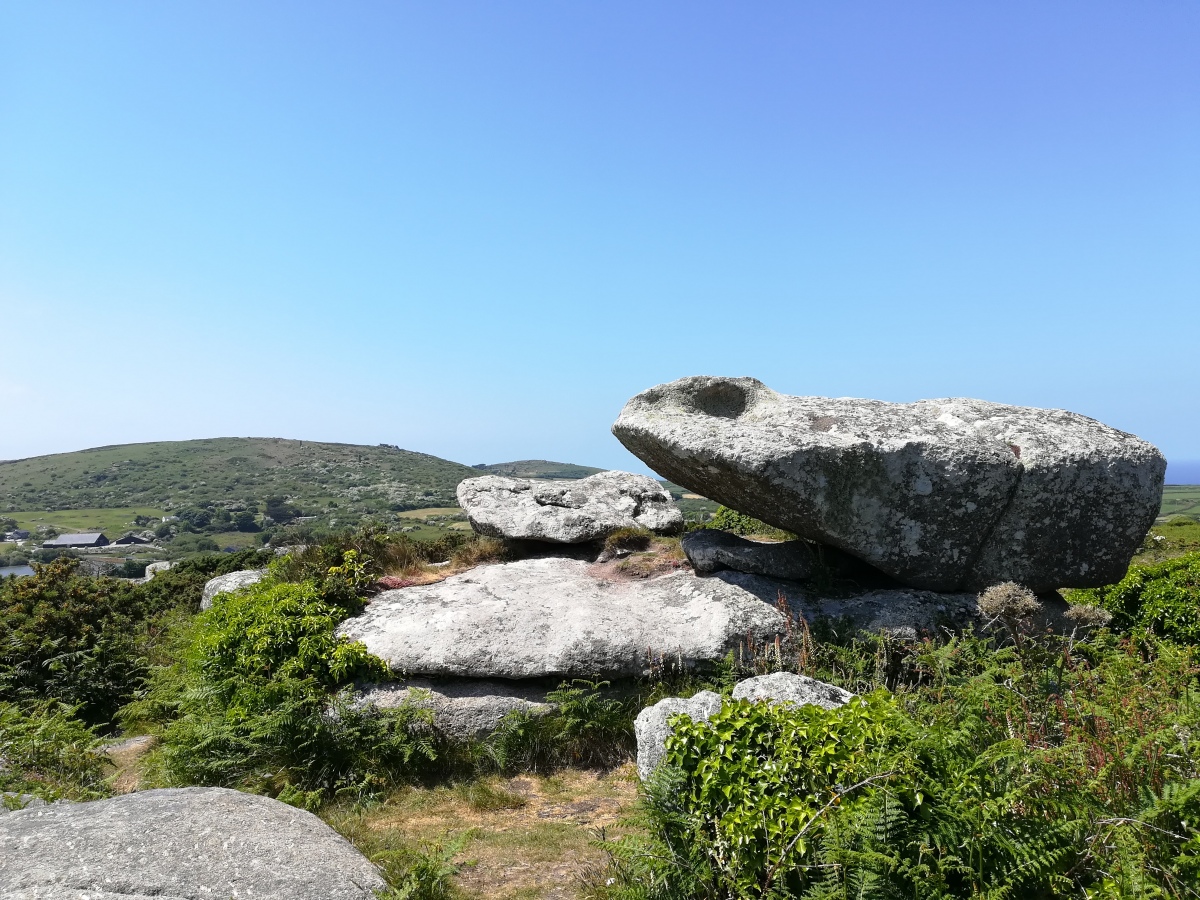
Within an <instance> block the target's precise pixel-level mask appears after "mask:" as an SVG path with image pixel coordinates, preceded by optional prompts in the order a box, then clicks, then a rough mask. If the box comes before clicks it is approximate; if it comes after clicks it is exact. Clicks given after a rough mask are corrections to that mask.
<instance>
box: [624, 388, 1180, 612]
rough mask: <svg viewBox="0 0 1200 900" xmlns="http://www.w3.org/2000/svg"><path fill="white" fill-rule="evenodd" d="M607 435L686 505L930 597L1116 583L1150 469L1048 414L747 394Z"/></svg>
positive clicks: (645, 405)
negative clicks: (751, 524) (839, 553)
mask: <svg viewBox="0 0 1200 900" xmlns="http://www.w3.org/2000/svg"><path fill="white" fill-rule="evenodd" d="M613 433H614V434H615V435H616V436H617V438H618V439H620V441H621V443H623V444H624V445H625V446H626V447H627V448H628V449H629V450H631V451H632V452H633V453H634V454H635V455H637V456H638V457H639V458H640V459H642V460H643V461H644V462H646V463H647V464H648V465H649V466H650V467H651V468H653V469H654V470H655V471H656V472H658V473H659V474H661V475H663V476H665V477H666V478H669V479H670V480H672V481H674V482H676V483H678V484H681V485H684V486H685V487H687V488H689V489H690V490H693V491H695V492H697V493H699V494H702V495H704V496H706V497H709V498H711V499H713V500H716V501H718V502H720V503H723V504H725V505H726V506H729V507H731V508H733V509H736V510H739V511H741V512H743V513H746V514H748V515H752V516H755V517H757V518H759V519H761V520H763V521H764V522H767V523H769V524H771V525H774V526H776V527H778V528H783V529H786V530H788V531H791V532H792V533H794V534H797V535H799V536H800V537H802V538H806V539H808V540H811V541H817V542H820V543H823V544H827V545H829V546H832V547H836V548H838V549H840V550H843V551H845V552H847V553H850V554H852V555H854V556H856V557H858V558H859V559H861V560H863V561H865V562H867V563H869V564H870V565H872V566H874V567H876V568H878V569H879V570H881V571H883V572H885V573H887V574H888V575H891V576H892V577H894V578H896V579H898V580H900V581H902V582H903V583H905V584H908V585H911V586H913V587H917V588H924V589H930V590H941V591H955V590H972V591H977V590H980V589H982V588H984V587H987V586H988V585H991V584H994V583H997V582H1001V581H1009V580H1012V581H1017V582H1020V583H1022V584H1024V585H1026V586H1027V587H1030V588H1032V589H1033V590H1034V591H1037V592H1039V593H1040V592H1043V591H1050V590H1053V589H1056V588H1059V587H1093V586H1097V585H1103V584H1107V583H1110V582H1113V581H1116V580H1118V579H1119V578H1120V577H1121V576H1122V575H1123V574H1124V572H1125V570H1126V568H1127V566H1128V564H1129V560H1130V559H1131V557H1132V555H1133V553H1134V552H1135V551H1136V549H1137V547H1138V546H1139V544H1140V543H1141V541H1142V539H1143V537H1144V536H1145V534H1146V532H1147V530H1148V529H1149V527H1150V525H1151V524H1152V523H1153V521H1154V518H1155V516H1156V515H1157V513H1158V508H1159V502H1160V498H1161V493H1162V483H1163V474H1164V472H1165V468H1166V462H1165V460H1164V459H1163V456H1162V454H1161V453H1159V451H1158V450H1157V449H1156V448H1155V447H1154V446H1152V445H1151V444H1148V443H1146V442H1145V441H1142V440H1140V439H1138V438H1136V437H1134V436H1133V435H1130V434H1126V433H1124V432H1121V431H1117V430H1116V429H1114V428H1110V427H1108V426H1106V425H1103V424H1101V423H1100V422H1097V421H1095V420H1093V419H1089V418H1086V417H1084V416H1081V415H1077V414H1075V413H1070V412H1066V411H1063V410H1044V409H1032V408H1028V407H1018V406H1005V405H1003V404H999V403H989V402H986V401H983V400H970V399H950V400H921V401H918V402H916V403H907V404H903V403H884V402H881V401H877V400H855V399H847V398H841V399H828V398H823V397H792V396H787V395H783V394H777V393H776V392H774V391H772V390H770V389H769V388H768V387H766V386H765V385H764V384H762V383H761V382H759V381H757V380H755V379H753V378H714V377H708V376H699V377H692V378H683V379H680V380H679V381H674V382H671V383H670V384H663V385H659V386H657V387H654V388H651V389H650V390H648V391H644V392H643V393H641V394H638V395H637V396H636V397H634V398H633V399H631V400H630V401H629V402H628V403H627V404H626V406H625V408H624V410H622V412H621V415H620V417H619V418H618V419H617V421H616V423H615V424H614V425H613Z"/></svg>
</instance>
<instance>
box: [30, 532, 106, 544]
mask: <svg viewBox="0 0 1200 900" xmlns="http://www.w3.org/2000/svg"><path fill="white" fill-rule="evenodd" d="M102 541H103V542H105V543H107V542H108V538H106V537H105V536H104V535H103V534H101V533H99V532H88V533H86V534H60V535H59V536H58V537H56V538H54V539H53V540H49V541H46V544H45V545H49V546H56V545H57V546H59V547H90V546H93V545H95V544H99V543H101V542H102ZM45 545H43V546H45Z"/></svg>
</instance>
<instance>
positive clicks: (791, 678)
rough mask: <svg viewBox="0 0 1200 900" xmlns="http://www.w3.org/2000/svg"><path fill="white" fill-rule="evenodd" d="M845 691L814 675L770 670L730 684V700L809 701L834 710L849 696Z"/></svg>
mask: <svg viewBox="0 0 1200 900" xmlns="http://www.w3.org/2000/svg"><path fill="white" fill-rule="evenodd" d="M853 697H854V695H853V694H852V693H850V692H849V691H846V690H843V689H842V688H840V687H837V686H836V685H832V684H826V683H825V682H824V681H817V680H816V679H815V678H808V677H806V676H804V675H796V674H794V673H792V672H773V673H771V674H770V675H758V676H756V677H754V678H747V679H745V680H744V681H739V682H738V683H737V684H736V685H734V687H733V699H734V700H767V701H769V702H771V703H790V704H793V705H795V706H805V705H807V704H811V705H813V706H819V707H821V709H836V708H837V707H839V706H845V705H846V704H847V703H849V702H850V700H851V699H853Z"/></svg>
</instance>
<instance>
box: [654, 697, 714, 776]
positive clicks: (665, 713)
mask: <svg viewBox="0 0 1200 900" xmlns="http://www.w3.org/2000/svg"><path fill="white" fill-rule="evenodd" d="M720 708H721V695H720V694H714V693H713V692H712V691H701V692H700V693H698V694H695V695H694V696H692V697H689V698H687V699H686V700H685V699H683V698H682V697H664V698H663V699H662V700H659V701H658V702H657V703H655V704H654V705H653V706H647V707H646V708H645V709H643V710H642V711H641V712H640V713H638V715H637V718H636V719H634V721H633V731H634V735H635V736H636V737H637V769H638V775H640V776H641V777H642V780H643V781H645V780H646V779H647V778H649V777H650V776H651V775H652V774H653V773H654V770H655V769H657V768H658V764H659V763H660V762H661V761H662V758H663V753H664V752H665V751H666V744H667V737H668V736H669V735H670V734H671V728H670V726H669V725H667V720H668V719H670V718H671V716H675V715H679V714H680V713H686V714H687V715H689V716H691V717H692V720H693V721H696V722H703V721H707V720H708V719H709V717H711V716H712V715H713V714H714V713H715V712H716V711H717V710H719V709H720Z"/></svg>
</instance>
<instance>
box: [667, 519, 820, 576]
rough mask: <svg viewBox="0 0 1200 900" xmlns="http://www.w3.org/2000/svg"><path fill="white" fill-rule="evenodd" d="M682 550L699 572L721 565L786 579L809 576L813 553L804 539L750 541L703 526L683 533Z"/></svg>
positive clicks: (812, 565)
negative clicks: (774, 541)
mask: <svg viewBox="0 0 1200 900" xmlns="http://www.w3.org/2000/svg"><path fill="white" fill-rule="evenodd" d="M682 544H683V552H684V554H685V555H686V556H687V558H688V562H690V563H691V564H692V568H693V569H695V570H696V571H697V572H698V573H699V574H701V575H710V574H712V573H713V572H719V571H720V570H722V569H732V570H733V571H735V572H749V573H750V574H752V575H766V576H768V577H771V578H783V579H785V580H789V581H805V580H807V579H809V578H811V577H812V575H813V571H814V568H815V566H816V557H815V556H814V554H813V551H812V549H811V547H810V545H809V544H808V543H806V542H805V541H780V542H777V543H770V542H766V541H749V540H746V538H743V537H738V536H737V535H736V534H730V533H729V532H727V531H718V530H716V529H713V528H702V529H700V530H699V531H692V532H689V533H687V534H685V535H684V536H683V541H682Z"/></svg>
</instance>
